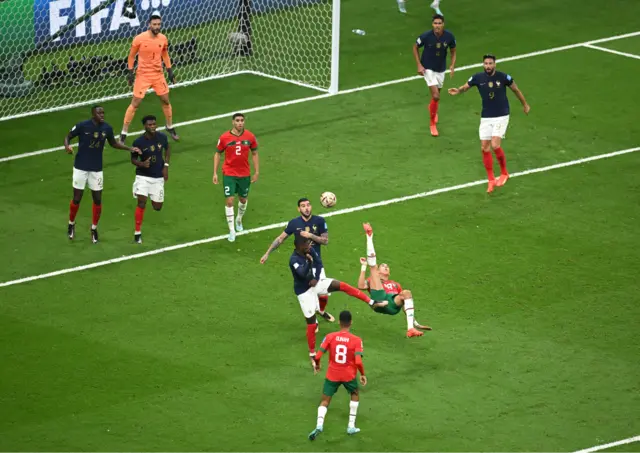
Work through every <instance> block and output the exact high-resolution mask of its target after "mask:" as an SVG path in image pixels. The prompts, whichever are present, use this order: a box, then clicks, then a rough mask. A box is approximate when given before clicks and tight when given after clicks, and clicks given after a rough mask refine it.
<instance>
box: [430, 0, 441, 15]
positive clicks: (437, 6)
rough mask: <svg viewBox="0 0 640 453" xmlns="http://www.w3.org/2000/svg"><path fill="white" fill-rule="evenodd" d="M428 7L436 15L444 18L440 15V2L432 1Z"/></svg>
mask: <svg viewBox="0 0 640 453" xmlns="http://www.w3.org/2000/svg"><path fill="white" fill-rule="evenodd" d="M430 6H431V8H432V9H433V10H434V11H435V12H436V14H440V15H441V16H444V14H442V11H440V0H433V1H432V2H431V5H430Z"/></svg>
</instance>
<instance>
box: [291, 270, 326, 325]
mask: <svg viewBox="0 0 640 453" xmlns="http://www.w3.org/2000/svg"><path fill="white" fill-rule="evenodd" d="M332 281H333V279H332V278H327V276H326V275H325V273H324V268H323V269H322V270H321V271H320V278H319V279H318V284H317V285H316V286H314V287H311V288H309V289H308V290H307V291H306V292H304V293H302V294H299V295H298V302H300V309H301V310H302V314H303V315H304V317H305V318H311V317H312V316H313V315H315V314H316V312H317V311H320V301H319V300H318V296H324V295H329V285H331V282H332Z"/></svg>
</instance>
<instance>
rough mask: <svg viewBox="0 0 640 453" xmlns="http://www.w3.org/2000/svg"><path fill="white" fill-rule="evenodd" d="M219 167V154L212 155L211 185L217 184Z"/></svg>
mask: <svg viewBox="0 0 640 453" xmlns="http://www.w3.org/2000/svg"><path fill="white" fill-rule="evenodd" d="M219 167H220V153H219V152H217V151H216V153H215V154H214V155H213V183H214V184H218V168H219Z"/></svg>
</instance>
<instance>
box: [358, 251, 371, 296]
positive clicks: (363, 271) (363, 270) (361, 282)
mask: <svg viewBox="0 0 640 453" xmlns="http://www.w3.org/2000/svg"><path fill="white" fill-rule="evenodd" d="M367 267H369V266H367V259H366V258H360V276H359V277H358V289H359V290H360V291H366V290H368V289H369V284H368V283H367V278H366V277H367Z"/></svg>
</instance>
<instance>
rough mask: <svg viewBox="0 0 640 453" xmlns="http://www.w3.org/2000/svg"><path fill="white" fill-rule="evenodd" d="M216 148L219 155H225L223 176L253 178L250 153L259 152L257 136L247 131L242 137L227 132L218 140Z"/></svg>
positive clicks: (243, 132)
mask: <svg viewBox="0 0 640 453" xmlns="http://www.w3.org/2000/svg"><path fill="white" fill-rule="evenodd" d="M216 148H217V149H218V152H219V153H224V163H223V164H222V174H223V175H225V176H236V177H239V178H244V177H246V176H251V166H250V165H249V151H257V150H258V142H257V140H256V136H255V135H253V134H252V133H251V132H249V131H248V130H246V129H245V130H244V131H242V134H240V135H235V134H234V133H233V132H231V131H227V132H225V133H224V134H222V135H221V136H220V138H219V139H218V146H217V147H216Z"/></svg>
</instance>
